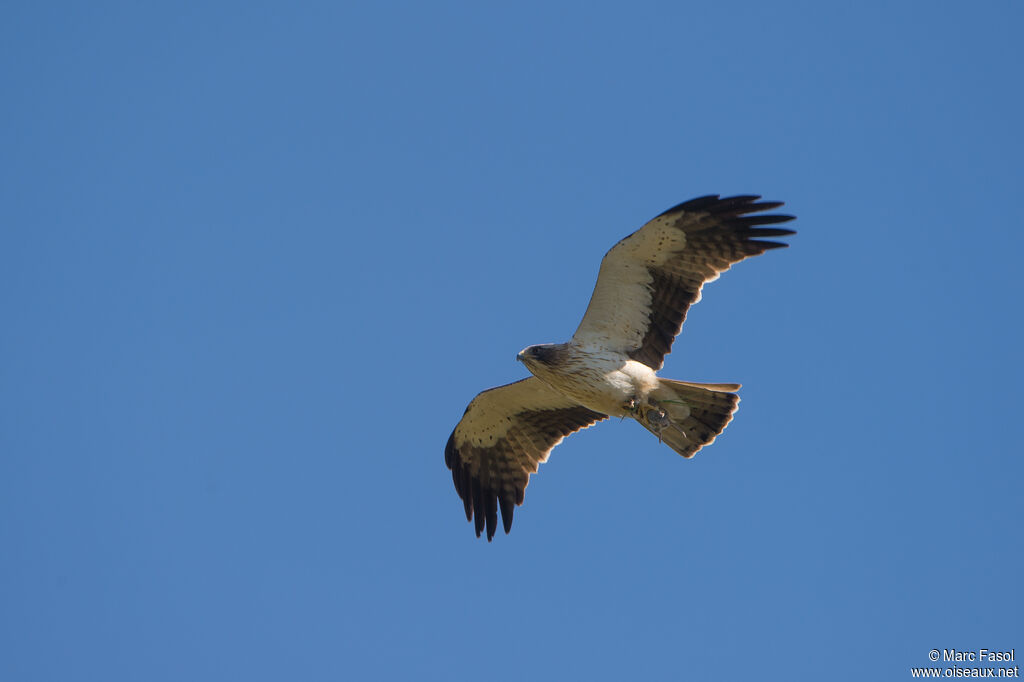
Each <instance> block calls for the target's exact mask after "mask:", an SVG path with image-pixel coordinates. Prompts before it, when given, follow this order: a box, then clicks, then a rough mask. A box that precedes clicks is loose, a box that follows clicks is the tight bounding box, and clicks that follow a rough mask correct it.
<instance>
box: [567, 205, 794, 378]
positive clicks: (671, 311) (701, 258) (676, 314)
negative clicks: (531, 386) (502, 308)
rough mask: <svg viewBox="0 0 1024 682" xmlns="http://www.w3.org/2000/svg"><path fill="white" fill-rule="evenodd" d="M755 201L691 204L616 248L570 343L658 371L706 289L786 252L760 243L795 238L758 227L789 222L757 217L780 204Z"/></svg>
mask: <svg viewBox="0 0 1024 682" xmlns="http://www.w3.org/2000/svg"><path fill="white" fill-rule="evenodd" d="M760 198H761V197H759V196H736V197H726V198H724V199H721V198H719V197H718V195H710V196H706V197H699V198H697V199H691V200H690V201H687V202H685V203H682V204H679V205H678V206H675V207H673V208H670V209H669V210H667V211H665V212H664V213H662V214H661V215H659V216H658V217H656V218H654V219H653V220H651V221H650V222H648V223H647V224H646V225H644V226H643V227H641V228H640V229H639V230H637V231H636V232H634V233H633V234H631V235H629V236H628V237H626V238H625V239H623V240H622V241H620V242H619V243H618V244H616V245H615V246H613V247H612V249H611V250H610V251H609V252H608V253H607V254H605V257H604V260H602V261H601V270H600V272H599V273H598V276H597V286H595V287H594V294H593V296H592V297H591V299H590V305H589V306H588V307H587V312H586V314H584V316H583V321H582V322H580V326H579V328H578V329H577V330H576V334H575V335H574V336H573V342H574V343H578V344H581V345H591V346H598V347H602V348H608V349H609V350H617V351H619V352H622V353H626V354H628V355H629V357H631V358H632V359H633V360H636V361H637V362H642V363H643V364H645V365H647V366H648V367H651V368H653V369H655V370H658V369H661V367H662V365H663V364H664V362H665V356H666V355H668V353H669V351H670V350H671V348H672V341H673V340H675V337H676V334H678V333H679V330H680V328H681V327H682V325H683V320H684V319H686V311H687V309H688V308H689V307H690V305H692V304H693V303H696V302H697V301H699V300H700V290H701V287H702V286H703V285H704V283H705V282H711V281H713V280H715V279H718V275H719V274H720V273H722V272H724V271H725V270H728V269H729V268H730V266H732V264H733V263H738V262H739V261H741V260H743V259H744V258H749V257H750V256H756V255H758V254H761V253H764V252H765V251H767V250H768V249H775V248H779V247H783V246H788V244H784V243H780V242H772V241H760V238H762V237H781V236H784V235H788V234H795V233H794V232H793V230H786V229H780V228H759V227H757V226H758V225H773V224H776V223H784V222H786V221H789V220H792V219H793V216H789V215H776V214H764V213H761V211H767V210H770V209H773V208H778V207H779V206H782V202H780V201H762V202H758V201H757V200H758V199H760Z"/></svg>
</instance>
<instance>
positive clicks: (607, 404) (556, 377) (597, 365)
mask: <svg viewBox="0 0 1024 682" xmlns="http://www.w3.org/2000/svg"><path fill="white" fill-rule="evenodd" d="M569 351H570V358H569V361H568V362H565V363H562V364H561V365H560V366H559V367H558V368H557V370H555V369H553V368H550V367H547V366H545V365H543V364H540V363H534V362H529V361H525V360H524V364H526V368H527V369H529V370H530V372H532V373H533V375H534V376H536V377H537V378H538V379H541V380H542V381H544V383H546V384H548V385H549V386H551V387H552V388H554V389H555V390H557V391H559V392H560V393H563V394H564V395H567V396H569V397H570V398H572V399H573V400H575V401H576V402H578V403H579V404H581V405H583V406H584V407H586V408H588V409H591V410H594V411H596V412H601V413H603V414H607V415H610V416H613V417H625V416H629V415H630V414H631V411H630V409H629V407H628V404H629V403H630V401H636V402H637V403H643V402H646V401H647V396H648V394H649V393H650V392H651V391H653V390H654V389H656V388H657V387H658V377H657V375H656V374H655V372H654V370H653V369H651V368H650V367H648V366H647V365H644V364H642V363H640V362H636V361H635V360H631V359H630V358H629V356H628V355H625V354H623V353H616V352H614V351H609V350H607V349H594V348H587V347H582V346H576V345H573V344H569Z"/></svg>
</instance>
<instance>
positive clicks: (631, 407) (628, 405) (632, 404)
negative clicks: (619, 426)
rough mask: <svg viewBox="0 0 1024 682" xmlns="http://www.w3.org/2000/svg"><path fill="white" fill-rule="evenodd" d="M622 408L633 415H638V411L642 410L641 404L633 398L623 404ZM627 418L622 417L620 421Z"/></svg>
mask: <svg viewBox="0 0 1024 682" xmlns="http://www.w3.org/2000/svg"><path fill="white" fill-rule="evenodd" d="M622 407H623V409H625V410H626V412H629V413H630V414H632V415H636V411H637V410H638V409H639V408H640V403H639V402H637V399H636V398H635V397H633V398H630V399H629V400H627V401H626V402H625V403H623V405H622ZM625 418H626V415H622V416H621V417H620V418H619V421H622V420H623V419H625Z"/></svg>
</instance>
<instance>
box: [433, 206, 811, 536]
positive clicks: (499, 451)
mask: <svg viewBox="0 0 1024 682" xmlns="http://www.w3.org/2000/svg"><path fill="white" fill-rule="evenodd" d="M760 198H761V197H759V196H749V195H745V196H735V197H726V198H720V197H719V196H718V195H710V196H704V197H699V198H697V199H691V200H690V201H687V202H685V203H682V204H679V205H678V206H675V207H673V208H670V209H669V210H667V211H665V212H664V213H662V214H661V215H659V216H657V217H656V218H654V219H653V220H651V221H650V222H648V223H647V224H646V225H644V226H643V227H641V228H640V229H639V230H637V231H636V232H634V233H633V234H631V235H629V236H628V237H626V238H625V239H623V240H622V241H620V242H619V243H618V244H616V245H615V246H614V247H612V249H611V250H610V251H609V252H608V253H607V254H605V257H604V260H602V261H601V270H600V272H599V273H598V276H597V285H596V286H595V287H594V293H593V295H592V296H591V299H590V305H589V306H588V307H587V312H586V313H585V314H584V315H583V320H582V322H580V326H579V328H578V329H577V330H576V333H575V334H573V337H572V338H571V339H569V341H568V342H567V343H548V344H540V345H536V346H528V347H526V348H524V349H523V350H522V351H521V352H520V353H519V355H518V356H517V359H518V360H520V361H521V362H522V363H523V364H524V365H526V368H527V369H528V370H529V371H530V373H531V374H532V375H533V376H531V377H529V378H526V379H523V380H521V381H517V382H515V383H512V384H507V385H505V386H499V387H497V388H492V389H489V390H486V391H484V392H483V393H481V394H479V395H478V396H477V397H476V398H474V399H473V401H472V402H471V403H470V404H469V407H467V408H466V412H465V414H464V415H463V417H462V420H461V421H459V423H458V425H457V426H456V427H455V430H454V431H453V432H452V435H451V437H450V438H449V439H448V445H447V446H446V447H445V452H444V461H445V464H447V465H448V468H449V469H451V471H452V479H453V480H454V481H455V490H456V492H457V493H458V494H459V497H461V498H462V503H463V506H464V507H465V511H466V519H467V520H469V521H473V522H474V525H475V529H476V535H477V537H480V534H481V533H482V532H483V531H484V530H485V529H486V531H487V540H488V541H490V540H491V539H492V538H493V537H494V532H495V530H496V529H497V525H498V510H499V509H500V510H501V520H502V524H503V525H504V528H505V532H506V533H508V532H509V530H510V529H511V528H512V512H513V510H514V508H515V505H519V504H522V503H523V495H524V493H525V491H526V485H527V483H528V482H529V479H530V474H533V473H536V472H537V468H538V465H539V464H540V463H541V462H544V461H546V460H547V458H548V453H550V452H551V449H552V448H554V447H555V446H556V445H558V444H559V443H561V442H562V439H563V438H565V437H566V436H568V435H569V434H571V433H575V432H576V431H579V430H580V429H585V428H587V427H588V426H590V425H592V424H594V423H596V422H598V421H601V420H602V419H605V418H607V417H609V416H612V417H631V418H633V419H635V420H637V421H638V422H640V424H641V425H642V426H643V427H644V428H645V429H647V430H648V431H650V432H651V433H653V434H654V435H656V436H657V437H658V440H659V441H661V442H663V443H665V444H666V445H668V446H669V447H670V448H672V449H673V450H675V451H676V452H678V453H679V454H680V455H682V456H683V457H686V458H689V457H693V456H694V454H696V453H697V451H698V450H700V449H701V448H702V447H704V446H705V445H708V444H710V443H712V442H713V441H714V440H715V436H717V435H718V434H720V433H721V432H722V431H723V430H724V429H725V427H726V425H727V424H728V423H729V421H730V420H731V419H732V414H733V412H735V411H736V406H737V404H738V403H739V396H737V395H736V393H735V391H737V390H739V388H740V386H739V384H699V383H693V382H688V381H673V380H671V379H662V378H660V377H658V375H657V373H656V372H657V371H658V370H660V369H661V368H662V365H664V362H665V356H666V355H667V354H668V353H669V351H670V350H671V348H672V342H673V340H674V339H675V337H676V335H677V334H678V333H679V330H680V328H681V327H682V324H683V320H684V319H686V311H687V309H688V308H689V307H690V306H691V305H692V304H694V303H696V302H697V301H699V300H700V292H701V287H702V286H703V285H704V283H705V282H711V281H713V280H715V279H718V276H719V274H721V273H722V272H724V271H726V270H728V269H729V268H730V267H731V266H732V264H733V263H738V262H739V261H741V260H744V259H745V258H749V257H750V256H756V255H758V254H761V253H764V252H765V251H767V250H769V249H775V248H779V247H784V246H788V244H784V243H781V242H775V241H762V240H763V238H765V237H782V236H785V235H791V234H795V233H794V232H793V230H786V229H782V228H777V227H759V226H761V225H775V224H778V223H784V222H787V221H789V220H793V216H789V215H779V214H772V213H768V214H766V213H764V211H768V210H771V209H775V208H778V207H779V206H782V202H778V201H758V200H759V199H760Z"/></svg>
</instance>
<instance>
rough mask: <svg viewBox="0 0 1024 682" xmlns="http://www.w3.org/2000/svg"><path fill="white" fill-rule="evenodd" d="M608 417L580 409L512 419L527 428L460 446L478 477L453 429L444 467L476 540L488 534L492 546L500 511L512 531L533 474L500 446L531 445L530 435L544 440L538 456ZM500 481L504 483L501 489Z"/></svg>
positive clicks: (578, 406) (534, 412)
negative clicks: (489, 443) (491, 441)
mask: <svg viewBox="0 0 1024 682" xmlns="http://www.w3.org/2000/svg"><path fill="white" fill-rule="evenodd" d="M607 416H608V415H606V414H601V413H600V412H594V411H593V410H588V409H587V408H585V407H583V406H582V405H577V406H574V407H566V408H560V409H554V410H538V411H533V412H521V413H519V414H517V415H515V417H514V418H513V421H518V420H522V421H524V422H525V427H524V426H520V427H511V428H510V433H509V435H510V436H511V437H507V438H506V439H505V441H503V442H499V444H497V445H495V446H494V447H491V448H482V447H481V448H474V447H473V446H471V445H468V444H466V445H463V448H462V450H465V449H472V450H475V452H473V456H474V459H475V461H476V463H477V473H476V474H474V473H473V471H472V467H471V466H470V463H469V462H468V461H467V458H466V457H464V456H463V452H462V450H460V448H459V446H458V445H457V444H456V442H455V431H452V435H451V436H449V437H448V443H447V445H445V448H444V463H445V464H446V465H447V466H448V468H449V469H451V472H452V481H453V482H454V483H455V492H457V493H458V494H459V497H460V498H462V506H463V509H464V510H465V512H466V520H467V521H472V522H473V525H474V529H475V530H476V536H477V537H480V535H481V534H482V533H483V532H484V530H486V531H487V541H488V542H490V541H491V539H493V538H494V533H495V531H496V530H497V527H498V511H499V510H500V511H501V523H502V526H503V527H504V529H505V534H506V535H507V534H508V533H509V531H510V530H512V516H513V512H514V510H515V506H516V505H519V504H522V503H523V499H524V496H525V494H526V485H527V483H528V482H529V479H530V473H531V472H528V471H526V470H523V469H522V468H521V465H520V464H519V461H518V460H517V459H514V458H510V457H502V452H501V450H502V448H515V447H518V446H517V445H516V443H517V442H519V441H520V439H522V440H524V441H530V442H532V441H533V438H534V437H539V438H540V439H541V440H542V441H543V443H541V444H539V445H541V446H542V447H543V449H542V454H546V453H547V452H548V451H550V450H551V448H552V447H554V445H555V443H557V442H558V441H559V440H560V439H561V438H564V437H565V436H568V435H569V434H572V433H575V432H576V431H579V430H580V429H583V428H586V427H588V426H590V425H591V424H593V423H594V422H598V421H600V420H602V419H605V418H607ZM526 427H528V428H526ZM513 428H519V429H521V431H520V432H519V433H517V434H512V433H511V431H512V429H513ZM456 429H458V427H456ZM515 466H519V467H520V472H521V480H516V481H515V482H514V485H512V486H511V487H510V486H509V485H508V484H509V483H510V481H512V480H513V479H512V476H511V471H512V468H514V467H515ZM535 470H536V469H535ZM503 483H504V484H505V485H502V484H503Z"/></svg>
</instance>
